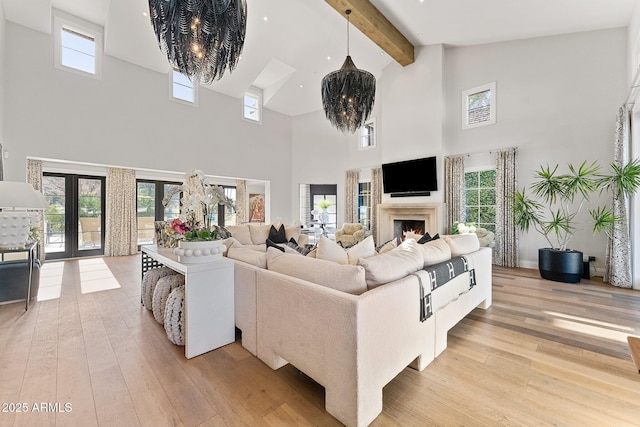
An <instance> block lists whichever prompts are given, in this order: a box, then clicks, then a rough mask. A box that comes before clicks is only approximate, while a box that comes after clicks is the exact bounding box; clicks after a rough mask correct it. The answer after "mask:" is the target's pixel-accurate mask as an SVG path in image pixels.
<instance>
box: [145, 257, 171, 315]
mask: <svg viewBox="0 0 640 427" xmlns="http://www.w3.org/2000/svg"><path fill="white" fill-rule="evenodd" d="M171 274H179V273H178V272H176V271H173V270H172V269H170V268H169V267H159V268H152V269H151V270H149V271H147V272H146V273H144V275H143V276H142V305H144V307H145V308H146V309H147V310H151V308H152V301H153V291H154V290H155V288H156V284H157V283H158V280H160V279H161V278H163V277H165V276H169V275H171Z"/></svg>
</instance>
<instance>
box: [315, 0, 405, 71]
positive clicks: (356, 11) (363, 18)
mask: <svg viewBox="0 0 640 427" xmlns="http://www.w3.org/2000/svg"><path fill="white" fill-rule="evenodd" d="M325 2H327V3H328V4H329V5H330V6H331V7H333V8H334V9H335V10H336V11H338V12H339V13H340V14H341V15H342V16H344V17H345V19H346V14H345V10H347V9H351V16H350V17H349V19H350V21H351V23H352V24H353V25H354V26H355V27H356V28H358V29H359V30H360V31H362V33H363V34H364V35H366V36H367V37H369V38H370V39H371V40H372V41H373V42H374V43H375V44H377V45H378V46H380V48H381V49H382V50H384V51H385V52H387V53H388V54H389V56H391V57H392V58H393V59H395V60H396V61H397V62H398V63H399V64H400V65H402V66H403V67H404V66H407V65H409V64H413V62H414V61H415V59H414V53H413V49H414V48H413V45H412V44H411V42H410V41H409V40H407V38H406V37H405V36H403V35H402V33H401V32H400V31H398V29H397V28H396V27H394V26H393V24H392V23H391V22H389V20H388V19H387V18H386V17H385V16H384V15H383V14H382V13H380V11H379V10H378V9H377V8H376V7H375V6H374V5H372V4H371V2H370V1H369V0H325Z"/></svg>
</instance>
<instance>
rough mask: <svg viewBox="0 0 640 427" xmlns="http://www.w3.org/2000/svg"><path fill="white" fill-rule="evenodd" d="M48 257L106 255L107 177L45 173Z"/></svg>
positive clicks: (45, 220)
mask: <svg viewBox="0 0 640 427" xmlns="http://www.w3.org/2000/svg"><path fill="white" fill-rule="evenodd" d="M42 192H43V194H44V197H45V198H46V199H47V201H48V202H49V207H48V208H47V210H46V211H45V216H44V222H45V226H44V228H45V231H44V233H45V253H46V255H47V259H61V258H76V257H83V256H95V255H103V254H104V236H105V234H104V233H105V203H104V201H105V177H102V176H86V175H71V174H58V173H48V172H46V173H44V174H43V177H42Z"/></svg>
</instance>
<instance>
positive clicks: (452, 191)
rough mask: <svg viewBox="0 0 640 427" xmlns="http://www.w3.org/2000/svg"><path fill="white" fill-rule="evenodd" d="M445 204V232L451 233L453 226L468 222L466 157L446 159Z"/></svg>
mask: <svg viewBox="0 0 640 427" xmlns="http://www.w3.org/2000/svg"><path fill="white" fill-rule="evenodd" d="M444 203H445V205H446V212H445V227H444V229H445V232H446V233H451V226H452V225H453V224H454V223H456V222H460V221H466V217H467V211H466V209H465V206H466V198H465V193H464V156H446V157H445V158H444Z"/></svg>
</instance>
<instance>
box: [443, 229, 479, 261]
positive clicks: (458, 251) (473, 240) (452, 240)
mask: <svg viewBox="0 0 640 427" xmlns="http://www.w3.org/2000/svg"><path fill="white" fill-rule="evenodd" d="M441 238H442V239H443V240H444V241H445V242H447V244H448V245H449V247H450V248H451V256H452V257H454V256H460V255H466V254H468V253H471V252H475V251H477V250H478V249H480V241H479V240H478V236H476V234H475V233H469V234H449V235H446V236H442V237H441Z"/></svg>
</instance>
